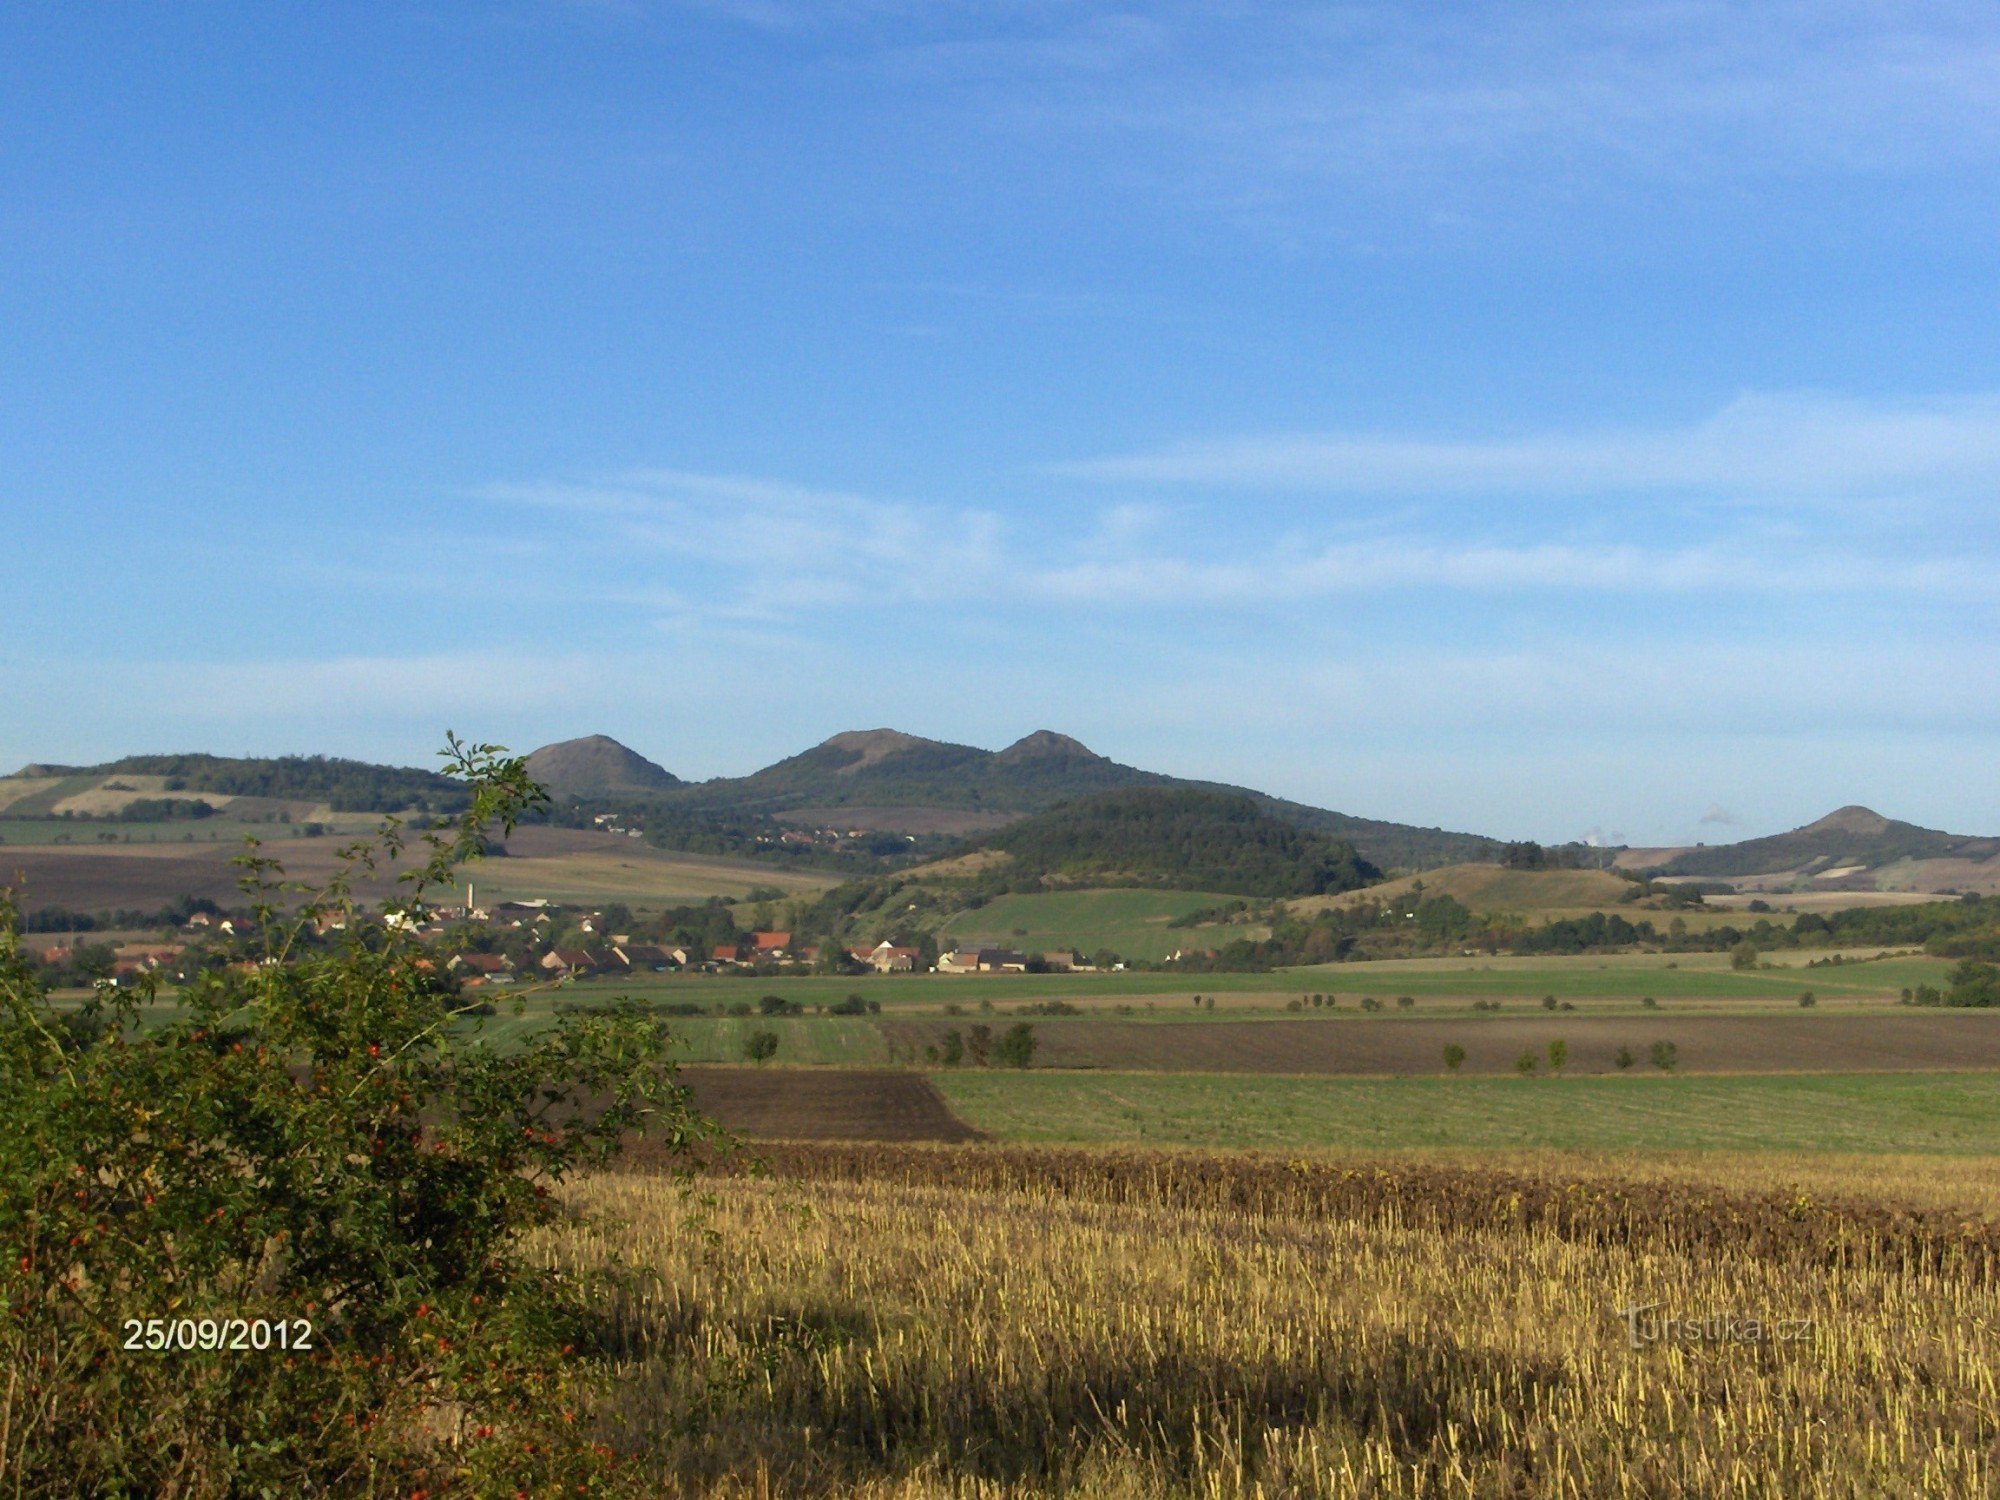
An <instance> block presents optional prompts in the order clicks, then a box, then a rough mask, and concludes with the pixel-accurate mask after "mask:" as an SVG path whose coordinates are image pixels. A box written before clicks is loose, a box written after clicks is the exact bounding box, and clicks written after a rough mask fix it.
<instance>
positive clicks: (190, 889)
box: [0, 829, 396, 912]
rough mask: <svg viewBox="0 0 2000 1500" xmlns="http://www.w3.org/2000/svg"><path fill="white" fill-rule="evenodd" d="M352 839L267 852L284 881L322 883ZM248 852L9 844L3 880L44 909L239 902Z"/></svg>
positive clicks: (276, 846) (206, 846) (378, 889)
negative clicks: (186, 899) (190, 900)
mask: <svg viewBox="0 0 2000 1500" xmlns="http://www.w3.org/2000/svg"><path fill="white" fill-rule="evenodd" d="M267 832H274V833H278V834H280V835H284V834H285V832H286V831H285V830H282V829H276V830H268V831H267ZM347 842H348V841H347V840H346V839H342V838H331V837H329V838H317V839H295V838H291V837H289V836H279V837H267V838H266V841H265V844H264V847H263V850H262V852H263V853H264V854H266V855H268V856H269V857H271V858H274V859H276V860H277V861H278V862H279V863H280V864H282V865H283V866H284V868H285V878H286V879H288V880H305V881H312V882H315V883H317V882H319V881H322V880H324V879H325V878H326V877H327V876H329V875H331V874H332V873H333V870H334V868H335V865H336V862H337V861H336V856H335V851H336V850H337V849H339V848H340V846H341V845H343V844H345V843H347ZM242 852H243V842H242V840H241V839H239V838H228V839H218V840H216V841H215V842H213V843H185V844H170V843H162V844H98V845H90V844H78V845H75V846H70V845H61V846H54V845H47V844H36V845H26V844H9V845H6V846H5V847H0V881H4V882H5V883H7V884H11V885H15V886H17V887H18V888H19V896H20V900H21V904H22V905H23V906H24V907H25V908H27V909H28V910H30V911H32V910H34V909H35V908H37V907H43V906H66V907H68V908H70V909H71V910H73V911H86V912H88V911H101V910H105V909H108V908H119V907H124V908H134V907H137V908H144V909H149V910H150V909H152V908H156V907H161V906H165V905H166V904H167V903H168V902H170V901H172V900H174V899H176V898H177V897H180V896H184V895H185V896H205V897H207V898H208V899H209V900H211V901H217V902H220V903H222V904H223V905H224V906H237V905H241V904H242V902H243V899H244V898H243V893H242V892H241V891H240V890H239V889H238V888H237V885H236V882H237V880H238V879H239V878H240V877H241V875H242V873H243V872H242V871H241V870H239V869H237V868H236V866H234V865H232V864H231V863H230V862H229V861H230V860H231V859H232V858H234V857H235V856H236V855H238V854H241V853H242ZM17 877H18V878H17ZM359 889H360V892H361V894H362V896H363V897H364V899H379V898H380V897H381V896H384V895H387V894H389V893H390V892H392V891H394V890H395V889H396V884H395V881H394V879H393V877H391V878H384V879H378V880H375V881H371V882H366V883H363V884H362V885H361V886H360V887H359Z"/></svg>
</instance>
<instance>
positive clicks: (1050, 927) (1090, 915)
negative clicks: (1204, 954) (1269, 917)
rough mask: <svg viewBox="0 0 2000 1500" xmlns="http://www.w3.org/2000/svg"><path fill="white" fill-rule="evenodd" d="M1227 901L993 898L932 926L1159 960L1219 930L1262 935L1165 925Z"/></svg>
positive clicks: (1115, 896) (1110, 894) (1243, 932)
mask: <svg viewBox="0 0 2000 1500" xmlns="http://www.w3.org/2000/svg"><path fill="white" fill-rule="evenodd" d="M1232 899H1235V898H1233V897H1229V896H1219V895H1215V894H1212V893H1207V892H1202V891H1145V890H1097V891H1052V892H1046V893H1043V894H1040V895H1024V896H999V897H996V898H995V899H994V900H992V901H989V902H988V903H987V904H986V905H984V906H981V907H979V908H977V909H976V910H972V911H960V912H955V913H953V914H952V915H951V916H950V917H948V918H947V919H946V920H945V921H943V922H942V923H940V924H939V925H938V929H937V930H938V931H939V932H940V933H944V934H948V935H950V936H951V937H953V938H955V939H956V940H958V941H959V942H961V943H967V944H992V945H994V946H997V947H1004V948H1015V949H1019V950H1020V951H1021V952H1023V953H1038V952H1042V951H1044V950H1046V949H1051V948H1063V949H1071V948H1074V949H1077V950H1079V951H1081V952H1082V953H1083V954H1084V955H1085V956H1088V955H1090V954H1092V953H1095V952H1096V951H1098V950H1099V949H1101V948H1109V949H1111V950H1112V951H1113V952H1114V953H1116V954H1118V955H1119V956H1120V957H1121V958H1126V959H1139V960H1143V961H1146V962H1157V961H1158V960H1160V959H1163V958H1166V957H1169V956H1170V955H1171V954H1173V953H1174V952H1176V951H1177V950H1179V949H1181V948H1191V947H1210V946H1213V945H1215V944H1216V943H1217V942H1218V941H1219V940H1220V939H1219V938H1218V937H1217V934H1218V933H1226V935H1227V937H1230V938H1237V937H1252V938H1262V937H1265V936H1268V930H1267V929H1265V928H1263V927H1230V928H1227V929H1221V928H1213V927H1210V928H1203V929H1200V931H1199V932H1197V931H1195V930H1192V929H1187V928H1177V927H1169V926H1168V925H1167V923H1168V922H1169V921H1171V920H1172V919H1173V918H1175V917H1184V916H1187V915H1189V914H1190V913H1192V912H1197V911H1201V910H1203V909H1204V908H1206V907H1212V906H1220V905H1223V904H1225V903H1227V902H1229V901H1231V900H1232Z"/></svg>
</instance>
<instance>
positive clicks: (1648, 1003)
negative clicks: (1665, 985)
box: [1639, 995, 1660, 1010]
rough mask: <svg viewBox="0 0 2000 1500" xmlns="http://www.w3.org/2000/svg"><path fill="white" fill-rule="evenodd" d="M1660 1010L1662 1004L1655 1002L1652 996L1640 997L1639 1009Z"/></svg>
mask: <svg viewBox="0 0 2000 1500" xmlns="http://www.w3.org/2000/svg"><path fill="white" fill-rule="evenodd" d="M1659 1008H1660V1002H1659V1001H1657V1000H1655V999H1654V998H1653V997H1652V996H1651V995H1641V996H1640V997H1639V1009H1641V1010H1658V1009H1659Z"/></svg>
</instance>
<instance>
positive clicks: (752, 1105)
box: [681, 1067, 980, 1141]
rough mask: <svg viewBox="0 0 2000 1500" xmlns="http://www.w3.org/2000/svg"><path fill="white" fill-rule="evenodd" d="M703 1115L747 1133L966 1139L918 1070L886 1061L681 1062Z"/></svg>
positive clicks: (964, 1128)
mask: <svg viewBox="0 0 2000 1500" xmlns="http://www.w3.org/2000/svg"><path fill="white" fill-rule="evenodd" d="M681 1081H682V1082H684V1083H685V1084H686V1085H687V1086H688V1089H689V1091H690V1092H691V1093H692V1094H693V1095H694V1101H695V1104H696V1105H697V1107H699V1108H700V1109H701V1110H702V1112H703V1113H704V1114H707V1115H709V1116H710V1117H711V1118H713V1119H716V1120H719V1121H720V1122H721V1123H722V1124H724V1125H726V1126H728V1127H729V1128H730V1129H731V1130H733V1131H736V1132H737V1133H738V1134H739V1135H743V1136H746V1137H748V1138H750V1139H752V1140H796V1141H972V1140H978V1139H980V1134H979V1132H978V1131H976V1130H974V1129H973V1128H972V1127H971V1126H970V1125H967V1124H966V1123H965V1122H964V1121H963V1120H961V1119H959V1118H958V1116H957V1115H954V1114H953V1113H952V1112H951V1108H950V1106H949V1105H947V1104H946V1103H945V1102H944V1098H943V1096H942V1095H940V1094H939V1093H938V1091H937V1090H936V1089H934V1088H932V1087H931V1085H930V1083H929V1082H928V1081H927V1080H925V1079H924V1078H923V1077H922V1076H921V1075H920V1074H916V1073H904V1072H899V1071H894V1070H891V1069H887V1068H720V1067H716V1068H700V1067H695V1068H683V1069H682V1070H681Z"/></svg>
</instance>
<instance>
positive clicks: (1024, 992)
mask: <svg viewBox="0 0 2000 1500" xmlns="http://www.w3.org/2000/svg"><path fill="white" fill-rule="evenodd" d="M1807 956H1818V955H1816V954H1815V955H1806V954H1793V955H1783V956H1782V957H1783V958H1784V959H1785V960H1788V962H1787V963H1786V964H1785V966H1783V967H1778V968H1771V969H1760V970H1754V971H1748V972H1745V971H1738V970H1733V969H1731V968H1730V967H1729V961H1728V959H1727V958H1726V957H1725V956H1723V955H1721V954H1713V953H1698V954H1682V955H1679V956H1678V957H1676V958H1667V957H1664V956H1662V955H1659V954H1630V955H1613V956H1591V957H1584V958H1534V959H1524V958H1476V959H1473V958H1459V959H1411V960H1404V961H1400V962H1379V963H1353V964H1327V965H1323V966H1320V967H1316V968H1305V969H1283V970H1279V971H1277V972H1275V973H1269V974H1182V973H1147V972H1125V973H1103V974H967V975H949V974H893V975H866V976H861V977H854V978H832V977H821V976H816V975H800V976H796V977H784V978H756V977H753V976H735V975H714V974H685V975H683V974H671V975H647V976H645V977H643V978H638V979H632V980H618V981H612V980H606V979H600V980H592V981H590V983H591V985H592V986H593V987H603V986H607V985H613V984H614V983H615V985H616V987H617V988H618V989H620V990H621V991H624V992H629V993H631V994H634V995H639V996H644V997H647V998H653V999H661V1000H685V1001H692V1002H696V1003H699V1004H705V1005H709V1004H716V1003H722V1004H728V1003H729V1002H731V1001H736V1000H743V999H754V998H755V997H756V996H757V995H760V994H763V993H765V992H766V991H769V992H771V993H775V994H781V995H783V996H785V997H786V998H787V999H792V1000H797V1001H799V1002H800V1003H801V1004H807V1005H823V1004H829V1003H832V1002H834V1001H838V1000H840V999H842V998H844V997H845V996H847V995H850V994H860V995H862V996H864V997H865V998H867V999H869V1000H873V1001H876V1002H877V1003H879V1004H880V1005H881V1006H882V1007H883V1009H884V1010H885V1011H887V1010H916V1011H936V1010H941V1009H942V1008H943V1007H944V1006H946V1005H957V1006H959V1007H961V1008H962V1009H964V1010H966V1011H971V1010H973V1009H975V1008H976V1007H978V1006H979V1005H980V1003H981V1002H982V1001H984V1002H987V1003H990V1004H991V1005H993V1006H994V1007H996V1008H1002V1009H1004V1008H1006V1007H1008V1006H1014V1005H1020V1004H1024V1003H1030V1002H1034V1001H1039V1000H1065V1001H1068V1002H1070V1003H1073V1004H1077V1005H1081V1006H1085V1007H1102V1008H1107V1009H1108V1008H1111V1007H1115V1006H1117V1005H1121V1004H1132V1005H1133V1006H1134V1007H1135V1013H1136V1014H1137V1015H1139V1016H1140V1017H1141V1018H1150V1019H1155V1020H1191V1019H1195V1018H1196V1013H1195V1011H1194V1008H1193V1007H1192V1006H1191V1005H1190V1004H1189V1001H1190V1000H1191V999H1192V998H1193V996H1195V995H1197V994H1200V995H1212V996H1215V997H1216V1004H1217V1008H1218V1012H1225V1011H1229V1010H1241V1009H1254V1010H1258V1011H1280V1012H1281V1011H1282V1010H1283V1008H1284V1006H1285V1003H1286V1002H1287V1001H1288V1000H1296V999H1298V998H1299V997H1300V996H1301V995H1306V994H1311V993H1320V994H1330V995H1332V996H1334V997H1335V1000H1336V1001H1337V1005H1336V1009H1337V1010H1354V1009H1355V1008H1357V1007H1358V1006H1359V1004H1360V1001H1361V999H1362V997H1363V996H1373V997H1375V998H1377V999H1379V1000H1381V1001H1383V1002H1384V1003H1385V1004H1393V1003H1394V1000H1395V998H1396V997H1397V996H1399V995H1410V996H1413V997H1415V998H1417V999H1418V1000H1419V1001H1435V1002H1438V1003H1444V1002H1451V1003H1457V1004H1463V1005H1469V1004H1470V1003H1471V1002H1472V1001H1474V1000H1494V999H1497V1000H1500V1001H1502V1002H1503V1003H1507V1004H1509V1005H1510V1006H1519V1005H1534V1004H1537V1003H1538V1002H1539V1001H1540V1000H1541V998H1542V997H1543V996H1544V995H1549V994H1553V995H1555V996H1556V997H1557V998H1558V1000H1559V1001H1560V1000H1569V1001H1571V1002H1572V1003H1575V1004H1584V1003H1590V1002H1598V1001H1602V1002H1608V1003H1612V1004H1616V1005H1618V1006H1620V1007H1621V1008H1630V1007H1632V1006H1634V1005H1636V1004H1637V1003H1638V1001H1639V1000H1640V999H1641V998H1642V997H1645V996H1649V995H1650V996H1653V997H1655V998H1656V999H1658V1000H1659V1001H1661V1002H1662V1003H1663V1004H1664V1003H1666V1002H1669V1001H1675V1000H1682V1001H1729V1002H1736V1001H1758V1002H1762V1003H1763V1004H1764V1005H1766V1006H1785V1005H1795V1004H1796V1003H1797V1000H1798V996H1799V992H1800V991H1801V990H1807V989H1810V990H1812V991H1813V992H1814V994H1815V995H1817V996H1819V997H1821V998H1822V999H1823V1000H1826V1001H1830V1002H1831V1001H1838V1000H1842V999H1856V1000H1858V999H1871V1000H1893V999H1894V998H1895V997H1896V995H1897V994H1898V993H1899V992H1900V991H1901V990H1902V989H1903V988H1904V987H1905V986H1910V985H1917V984H1936V983H1939V982H1940V981H1941V980H1942V979H1943V977H1944V976H1945V975H1946V974H1947V973H1949V971H1950V969H1951V964H1950V963H1949V962H1948V961H1946V960H1943V959H1933V958H1923V957H1915V958H1896V959H1887V960H1882V961H1871V962H1867V963H1853V964H1841V965H1839V966H1837V967H1831V966H1829V967H1820V968H1815V969H1807V968H1805V967H1804V962H1805V958H1806V957H1807ZM1148 1001H1151V1002H1153V1004H1154V1010H1153V1011H1152V1012H1150V1013H1149V1012H1146V1011H1145V1009H1144V1006H1145V1004H1146V1002H1148Z"/></svg>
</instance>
